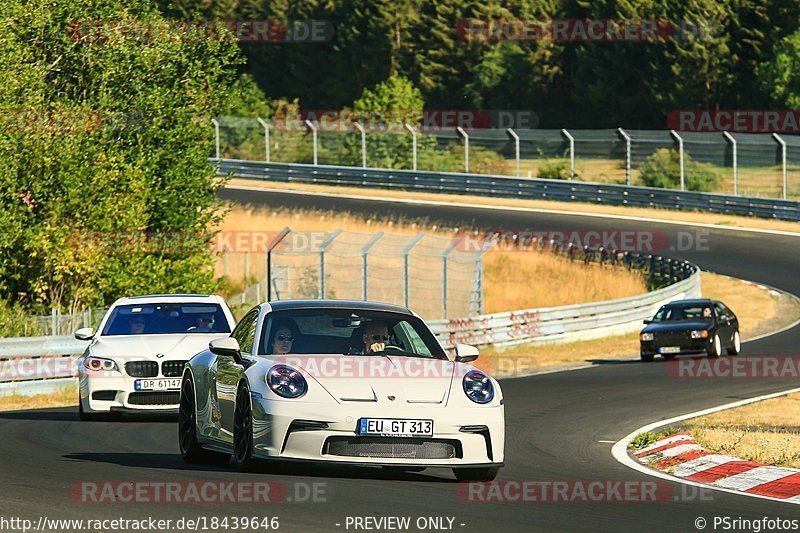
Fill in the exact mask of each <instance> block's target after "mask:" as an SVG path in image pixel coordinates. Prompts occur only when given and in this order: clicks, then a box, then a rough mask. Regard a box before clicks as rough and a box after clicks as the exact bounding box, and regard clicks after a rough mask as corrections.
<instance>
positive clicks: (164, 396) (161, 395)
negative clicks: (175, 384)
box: [128, 391, 180, 405]
mask: <svg viewBox="0 0 800 533" xmlns="http://www.w3.org/2000/svg"><path fill="white" fill-rule="evenodd" d="M179 402H180V392H178V391H175V392H132V393H130V394H129V395H128V403H129V404H131V405H177V404H178V403H179Z"/></svg>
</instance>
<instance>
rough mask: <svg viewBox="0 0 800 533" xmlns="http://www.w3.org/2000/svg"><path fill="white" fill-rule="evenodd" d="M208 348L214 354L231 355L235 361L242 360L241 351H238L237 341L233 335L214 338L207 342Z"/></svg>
mask: <svg viewBox="0 0 800 533" xmlns="http://www.w3.org/2000/svg"><path fill="white" fill-rule="evenodd" d="M208 349H209V350H211V353H213V354H214V355H220V356H222V357H233V360H234V361H236V362H237V363H240V362H241V361H242V353H241V352H240V351H239V341H237V340H236V339H234V338H233V337H222V338H220V339H214V340H213V341H211V342H209V343H208Z"/></svg>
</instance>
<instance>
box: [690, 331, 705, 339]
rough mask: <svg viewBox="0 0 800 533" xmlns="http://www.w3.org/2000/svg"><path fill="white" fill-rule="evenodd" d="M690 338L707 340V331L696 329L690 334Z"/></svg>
mask: <svg viewBox="0 0 800 533" xmlns="http://www.w3.org/2000/svg"><path fill="white" fill-rule="evenodd" d="M690 336H691V337H692V338H693V339H707V338H708V330H705V329H696V330H694V331H692V332H691V334H690Z"/></svg>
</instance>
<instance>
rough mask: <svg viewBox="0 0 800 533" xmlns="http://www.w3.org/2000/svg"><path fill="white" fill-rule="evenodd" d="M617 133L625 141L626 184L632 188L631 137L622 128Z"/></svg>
mask: <svg viewBox="0 0 800 533" xmlns="http://www.w3.org/2000/svg"><path fill="white" fill-rule="evenodd" d="M617 132H618V133H619V134H620V135H622V138H623V139H625V183H627V184H628V186H629V187H630V186H631V183H632V181H631V137H630V135H628V134H627V133H625V130H623V129H622V128H617Z"/></svg>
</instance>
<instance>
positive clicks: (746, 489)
mask: <svg viewBox="0 0 800 533" xmlns="http://www.w3.org/2000/svg"><path fill="white" fill-rule="evenodd" d="M794 393H800V388H795V389H791V390H785V391H781V392H776V393H773V394H766V395H764V396H758V397H755V398H747V399H745V400H739V401H736V402H732V403H728V404H725V405H720V406H717V407H712V408H710V409H704V410H702V411H696V412H693V413H686V414H684V415H680V416H676V417H673V418H669V419H667V420H659V421H658V422H653V423H651V424H647V425H645V426H642V427H640V428H639V429H637V430H635V431H632V432H631V433H629V434H628V435H627V436H625V437H623V438H622V439H620V440H619V441H617V442H616V443H615V444H614V446H613V447H612V448H611V455H613V456H614V459H616V460H617V461H619V462H620V463H622V464H623V465H625V466H627V467H629V468H632V469H633V470H636V471H638V472H641V473H643V474H646V475H649V476H653V477H657V478H660V479H666V480H668V481H672V482H676V483H681V484H684V485H691V486H695V487H705V488H709V489H713V490H715V491H720V492H729V493H732V494H739V495H742V496H748V497H751V498H762V499H767V500H773V501H779V502H789V503H800V497H798V494H800V491H798V492H796V493H794V494H793V495H791V496H789V495H786V493H788V492H793V491H794V488H795V484H797V486H798V487H800V470H796V469H788V468H779V467H774V466H767V465H762V464H760V463H752V462H750V461H742V460H741V459H739V458H738V457H731V456H727V455H716V454H712V453H710V452H708V451H706V450H703V449H702V447H701V446H700V445H699V444H697V443H696V442H694V440H693V439H692V438H691V436H690V435H687V434H685V433H683V434H674V435H670V436H669V437H667V438H666V439H662V440H660V441H658V443H657V446H648V447H647V448H643V449H641V450H636V451H635V452H634V453H635V454H636V455H639V454H645V455H642V456H641V457H634V456H633V455H632V454H630V453H629V452H628V445H629V444H630V443H631V441H633V439H634V438H635V437H636V436H637V435H639V434H641V433H647V432H648V431H654V430H657V429H659V428H663V427H668V426H670V425H672V424H677V423H679V422H683V421H684V420H689V419H690V418H697V417H700V416H705V415H710V414H711V413H716V412H719V411H724V410H725V409H733V408H734V407H740V406H742V405H748V404H751V403H755V402H760V401H762V400H769V399H770V398H777V397H779V396H785V395H787V394H794ZM668 439H672V440H669V441H668V442H667V440H668ZM658 448H661V449H658ZM657 454H660V455H657ZM648 456H651V458H650V459H647V457H648ZM651 459H652V460H651ZM655 459H660V460H655ZM669 461H671V463H670V462H669ZM742 463H747V464H746V465H743V464H742ZM651 464H653V465H654V466H659V465H661V466H664V467H665V468H664V469H663V470H659V469H657V468H652V467H651V466H650V465H651ZM750 466H752V468H750ZM764 469H766V470H764ZM751 471H752V472H751ZM748 472H749V474H748V475H747V476H746V477H745V478H740V477H737V476H740V475H742V474H745V473H748ZM762 473H763V474H762ZM741 479H747V480H748V481H747V482H742V483H741V484H740V482H739V481H740V480H741ZM775 481H781V484H776V485H772V487H769V488H770V490H771V491H776V493H775V494H773V493H772V492H770V493H766V491H763V490H760V489H759V487H760V486H761V485H766V484H768V483H772V482H775ZM784 485H791V489H788V488H787V489H785V490H784V489H783V486H784ZM761 488H763V487H761ZM754 489H756V490H754Z"/></svg>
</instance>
